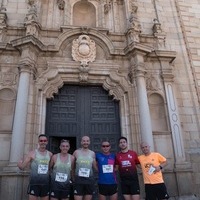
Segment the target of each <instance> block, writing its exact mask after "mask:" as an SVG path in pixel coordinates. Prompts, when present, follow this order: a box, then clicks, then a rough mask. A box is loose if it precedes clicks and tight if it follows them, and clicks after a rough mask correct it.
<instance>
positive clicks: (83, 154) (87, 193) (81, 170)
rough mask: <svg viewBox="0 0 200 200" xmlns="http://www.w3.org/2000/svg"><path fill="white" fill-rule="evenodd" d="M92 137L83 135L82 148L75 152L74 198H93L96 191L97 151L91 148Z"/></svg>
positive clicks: (76, 199) (87, 199)
mask: <svg viewBox="0 0 200 200" xmlns="http://www.w3.org/2000/svg"><path fill="white" fill-rule="evenodd" d="M89 145H90V138H89V137H88V136H83V137H82V139H81V146H82V147H81V148H80V149H77V150H76V151H75V152H74V154H73V155H74V157H75V172H74V175H75V177H74V199H75V200H82V199H84V200H91V199H92V195H93V194H94V193H95V179H94V168H95V169H96V161H95V153H94V151H91V150H90V149H89Z"/></svg>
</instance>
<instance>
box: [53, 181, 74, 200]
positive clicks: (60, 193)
mask: <svg viewBox="0 0 200 200" xmlns="http://www.w3.org/2000/svg"><path fill="white" fill-rule="evenodd" d="M70 194H71V186H70V184H68V185H67V186H66V187H65V188H64V189H62V190H61V189H57V188H55V189H54V188H51V192H50V196H51V197H53V198H56V199H66V198H69V196H70Z"/></svg>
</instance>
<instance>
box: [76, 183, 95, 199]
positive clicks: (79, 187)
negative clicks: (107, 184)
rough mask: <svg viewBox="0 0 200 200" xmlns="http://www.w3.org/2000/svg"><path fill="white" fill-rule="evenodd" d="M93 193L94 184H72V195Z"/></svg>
mask: <svg viewBox="0 0 200 200" xmlns="http://www.w3.org/2000/svg"><path fill="white" fill-rule="evenodd" d="M93 194H95V185H94V184H79V183H75V184H74V195H78V196H83V195H93Z"/></svg>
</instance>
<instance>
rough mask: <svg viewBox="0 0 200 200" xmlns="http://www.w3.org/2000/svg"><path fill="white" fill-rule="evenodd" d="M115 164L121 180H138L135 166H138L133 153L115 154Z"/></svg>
mask: <svg viewBox="0 0 200 200" xmlns="http://www.w3.org/2000/svg"><path fill="white" fill-rule="evenodd" d="M115 164H116V165H118V166H119V174H120V178H121V180H122V181H123V180H138V175H137V168H136V165H137V164H140V162H139V160H138V155H137V153H136V152H135V151H131V150H128V151H127V152H125V153H124V152H119V153H117V154H116V160H115Z"/></svg>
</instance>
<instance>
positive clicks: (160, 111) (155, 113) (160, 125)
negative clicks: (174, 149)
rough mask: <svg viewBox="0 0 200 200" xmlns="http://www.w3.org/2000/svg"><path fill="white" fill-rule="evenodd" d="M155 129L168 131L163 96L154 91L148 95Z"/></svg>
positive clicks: (153, 128)
mask: <svg viewBox="0 0 200 200" xmlns="http://www.w3.org/2000/svg"><path fill="white" fill-rule="evenodd" d="M148 100H149V108H150V115H151V123H152V130H153V131H161V132H162V131H168V126H167V115H166V110H165V103H164V99H163V97H162V96H161V95H160V94H159V93H152V94H151V95H149V97H148Z"/></svg>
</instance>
